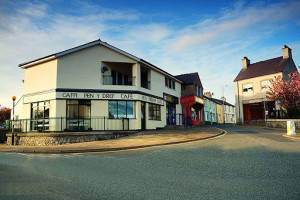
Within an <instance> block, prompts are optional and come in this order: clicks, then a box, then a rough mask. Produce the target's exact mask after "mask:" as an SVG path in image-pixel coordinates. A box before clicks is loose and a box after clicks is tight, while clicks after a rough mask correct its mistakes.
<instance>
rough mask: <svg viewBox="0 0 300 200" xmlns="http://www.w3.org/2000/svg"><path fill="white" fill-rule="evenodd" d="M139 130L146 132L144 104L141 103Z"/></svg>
mask: <svg viewBox="0 0 300 200" xmlns="http://www.w3.org/2000/svg"><path fill="white" fill-rule="evenodd" d="M141 129H142V130H146V103H145V102H141Z"/></svg>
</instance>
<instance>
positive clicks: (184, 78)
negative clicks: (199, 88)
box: [175, 72, 199, 85]
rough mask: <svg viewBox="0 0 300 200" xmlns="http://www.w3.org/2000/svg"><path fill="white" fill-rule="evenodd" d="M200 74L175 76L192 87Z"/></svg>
mask: <svg viewBox="0 0 300 200" xmlns="http://www.w3.org/2000/svg"><path fill="white" fill-rule="evenodd" d="M197 76H199V75H198V72H194V73H189V74H180V75H177V76H175V77H176V78H177V79H179V80H181V81H182V82H183V84H185V85H190V84H193V83H194V81H195V79H196V78H197Z"/></svg>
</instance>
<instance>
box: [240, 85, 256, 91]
mask: <svg viewBox="0 0 300 200" xmlns="http://www.w3.org/2000/svg"><path fill="white" fill-rule="evenodd" d="M246 85H252V87H247V88H246V87H245V86H246ZM249 88H252V90H249ZM245 89H246V90H245ZM242 91H243V93H248V92H254V87H253V83H244V84H242Z"/></svg>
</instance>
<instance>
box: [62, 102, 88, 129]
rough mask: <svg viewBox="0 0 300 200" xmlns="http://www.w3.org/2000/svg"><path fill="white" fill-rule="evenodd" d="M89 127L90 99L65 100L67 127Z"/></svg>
mask: <svg viewBox="0 0 300 200" xmlns="http://www.w3.org/2000/svg"><path fill="white" fill-rule="evenodd" d="M89 128H91V100H67V129H68V130H73V131H75V130H76V131H78V130H81V131H83V130H88V129H89Z"/></svg>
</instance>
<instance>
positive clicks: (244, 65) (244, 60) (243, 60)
mask: <svg viewBox="0 0 300 200" xmlns="http://www.w3.org/2000/svg"><path fill="white" fill-rule="evenodd" d="M249 65H250V60H249V59H248V58H247V56H244V58H243V59H242V67H243V69H247V67H248V66H249Z"/></svg>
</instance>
